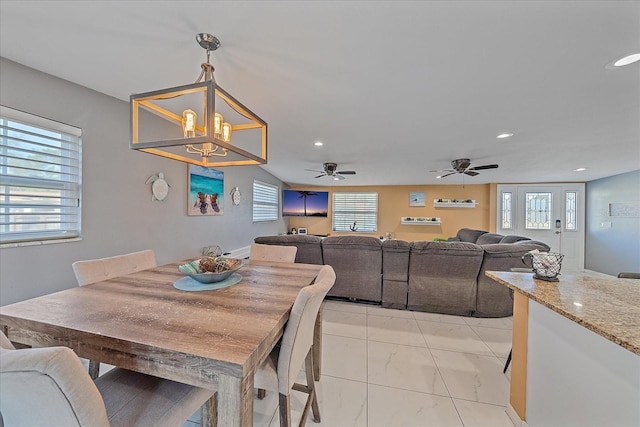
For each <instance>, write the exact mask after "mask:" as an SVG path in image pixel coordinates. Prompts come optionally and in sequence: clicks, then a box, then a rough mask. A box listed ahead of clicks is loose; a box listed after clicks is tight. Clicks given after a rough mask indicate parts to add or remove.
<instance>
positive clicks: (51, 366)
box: [0, 332, 216, 427]
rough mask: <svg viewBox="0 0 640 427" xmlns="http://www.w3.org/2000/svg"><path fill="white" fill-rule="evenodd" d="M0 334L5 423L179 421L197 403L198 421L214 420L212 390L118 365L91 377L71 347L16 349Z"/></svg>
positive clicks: (176, 424)
mask: <svg viewBox="0 0 640 427" xmlns="http://www.w3.org/2000/svg"><path fill="white" fill-rule="evenodd" d="M0 334H1V336H0V341H1V344H2V348H0V384H2V386H1V387H0V413H1V414H2V420H3V422H4V425H6V426H45V425H61V426H63V425H64V426H80V427H84V426H92V427H93V426H111V427H116V426H127V427H133V426H154V427H157V426H166V427H180V426H182V425H183V424H184V423H185V422H186V421H187V420H188V419H189V417H190V416H191V415H192V414H193V413H194V412H196V411H197V410H198V408H200V407H202V419H201V422H202V426H203V427H204V426H207V425H215V419H213V416H214V414H213V412H212V410H211V409H212V408H215V393H216V392H215V391H214V390H208V389H204V388H200V387H194V386H190V385H187V384H182V383H178V382H175V381H170V380H166V379H161V378H157V377H153V376H150V375H145V374H141V373H138V372H133V371H128V370H126V369H120V368H115V369H112V370H111V371H109V372H108V373H107V374H105V375H103V376H101V377H100V378H98V379H97V380H96V381H95V383H94V381H93V380H92V379H91V378H90V377H89V375H88V374H87V372H86V371H85V370H84V368H83V366H82V362H80V359H79V358H78V357H77V356H76V354H75V353H74V352H73V351H72V350H71V349H69V348H67V347H43V348H25V349H19V350H16V349H14V348H13V346H12V345H11V343H10V342H9V340H8V339H7V338H6V336H5V335H4V334H3V333H1V332H0ZM212 419H213V421H212Z"/></svg>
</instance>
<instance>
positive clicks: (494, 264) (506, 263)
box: [473, 240, 548, 317]
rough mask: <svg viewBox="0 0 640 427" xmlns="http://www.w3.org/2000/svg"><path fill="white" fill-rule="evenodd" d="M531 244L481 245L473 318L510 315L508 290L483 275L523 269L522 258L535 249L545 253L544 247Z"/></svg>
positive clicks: (510, 305) (510, 302)
mask: <svg viewBox="0 0 640 427" xmlns="http://www.w3.org/2000/svg"><path fill="white" fill-rule="evenodd" d="M529 242H532V241H531V240H526V241H520V242H518V243H515V244H514V243H497V244H491V245H484V246H482V249H483V250H484V256H483V259H482V266H481V268H480V272H479V273H478V297H477V302H476V311H475V313H474V314H473V315H474V316H476V317H504V316H511V315H512V314H513V299H512V297H511V294H510V291H509V288H507V287H506V286H504V285H502V284H500V283H498V282H496V281H495V280H493V279H490V278H489V277H488V276H487V275H486V274H485V272H486V271H511V269H512V268H526V265H525V264H524V263H523V262H522V257H523V255H524V254H526V253H527V252H529V251H531V250H533V249H538V250H547V249H545V247H546V248H548V246H546V245H544V243H543V244H536V243H529Z"/></svg>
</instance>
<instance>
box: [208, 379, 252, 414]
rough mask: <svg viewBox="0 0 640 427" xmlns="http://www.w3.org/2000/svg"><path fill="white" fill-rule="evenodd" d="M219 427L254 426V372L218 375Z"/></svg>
mask: <svg viewBox="0 0 640 427" xmlns="http://www.w3.org/2000/svg"><path fill="white" fill-rule="evenodd" d="M217 397H218V427H226V426H229V427H252V426H253V373H251V374H249V375H247V376H246V377H244V378H237V377H232V376H229V375H224V374H220V375H219V377H218V396H217Z"/></svg>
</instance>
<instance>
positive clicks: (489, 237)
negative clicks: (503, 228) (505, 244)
mask: <svg viewBox="0 0 640 427" xmlns="http://www.w3.org/2000/svg"><path fill="white" fill-rule="evenodd" d="M503 237H504V236H503V235H502V234H495V233H484V234H482V235H480V237H478V240H476V245H489V244H491V243H500V240H502V238H503Z"/></svg>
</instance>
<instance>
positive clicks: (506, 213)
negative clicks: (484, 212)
mask: <svg viewBox="0 0 640 427" xmlns="http://www.w3.org/2000/svg"><path fill="white" fill-rule="evenodd" d="M512 201H513V197H512V194H511V192H504V193H502V229H504V230H510V229H512V228H513V221H512V210H511V203H512Z"/></svg>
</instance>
